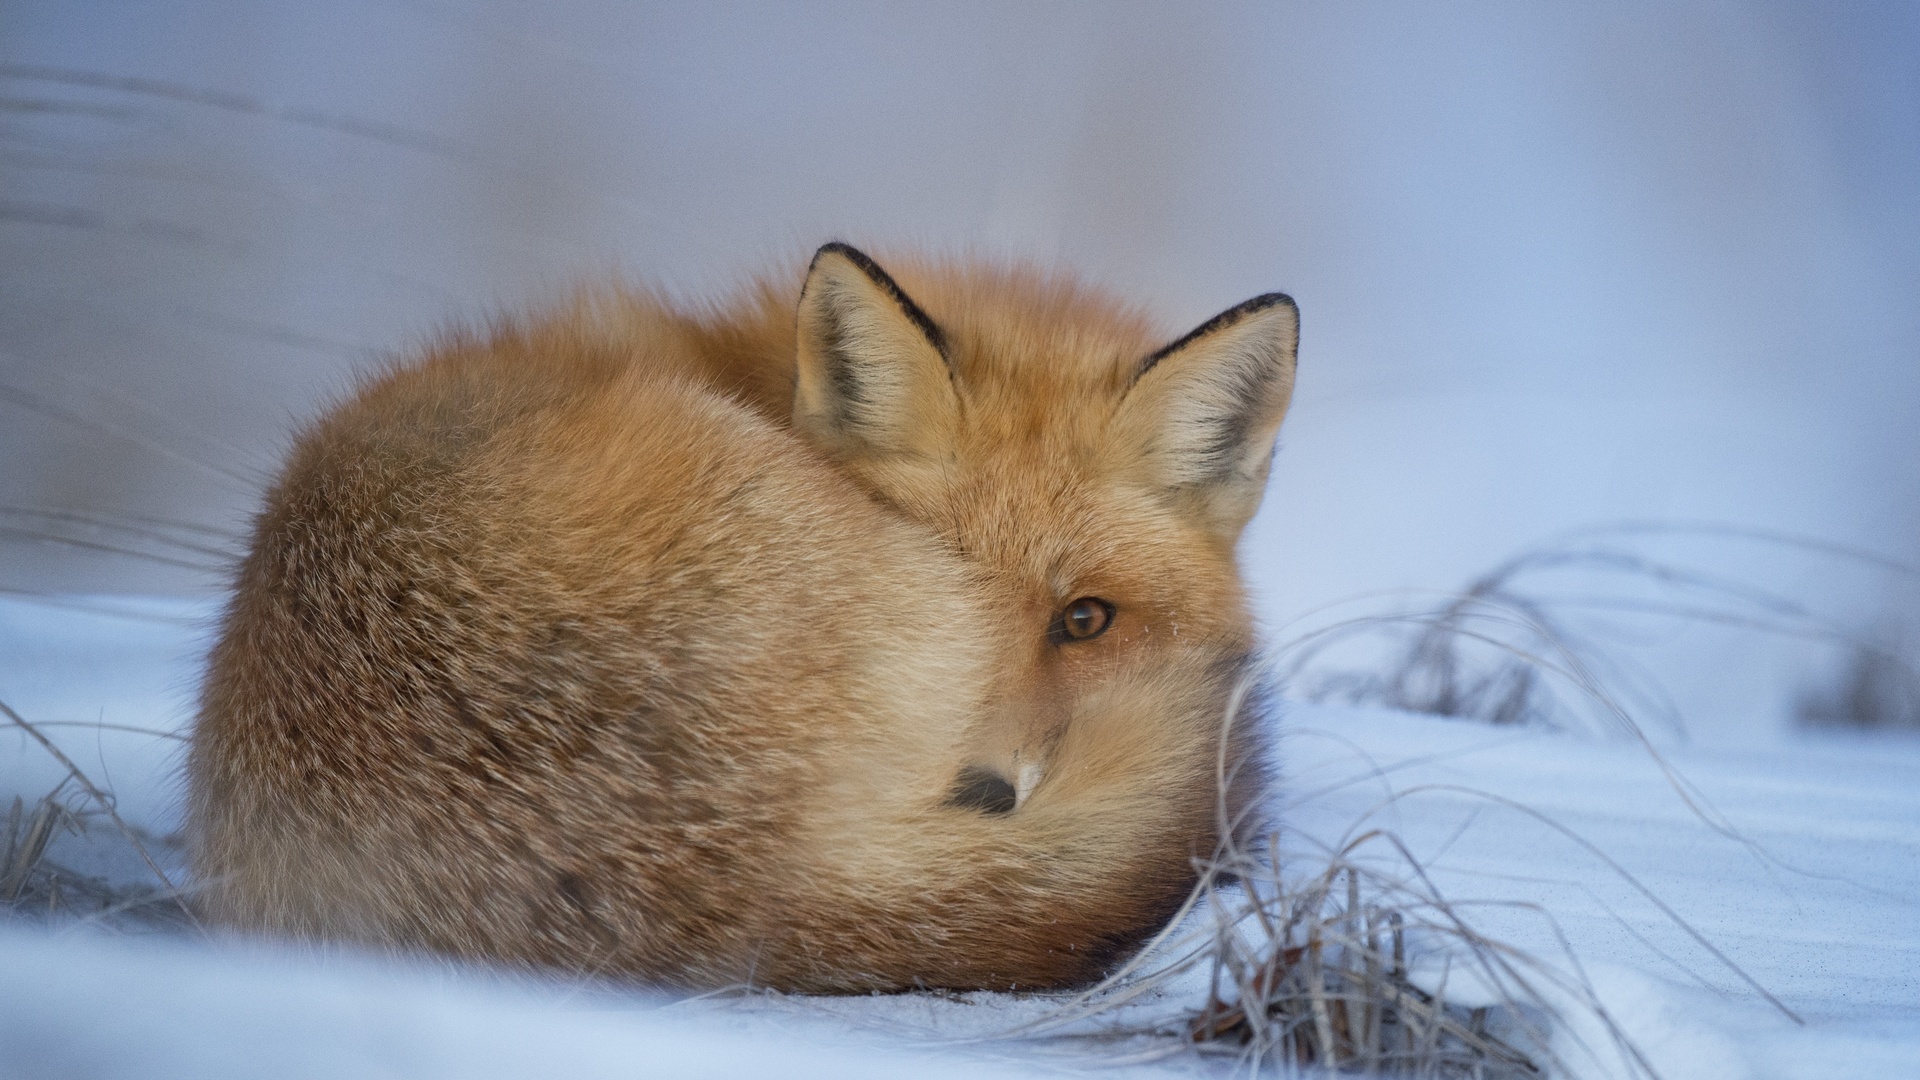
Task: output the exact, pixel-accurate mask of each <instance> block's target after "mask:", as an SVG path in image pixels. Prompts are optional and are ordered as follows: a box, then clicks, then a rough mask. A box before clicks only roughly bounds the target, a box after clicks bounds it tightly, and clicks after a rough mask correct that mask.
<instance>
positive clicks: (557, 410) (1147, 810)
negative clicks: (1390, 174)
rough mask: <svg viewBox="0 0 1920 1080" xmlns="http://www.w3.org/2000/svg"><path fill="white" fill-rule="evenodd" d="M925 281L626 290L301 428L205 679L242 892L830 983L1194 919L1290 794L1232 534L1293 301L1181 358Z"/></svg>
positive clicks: (644, 967)
mask: <svg viewBox="0 0 1920 1080" xmlns="http://www.w3.org/2000/svg"><path fill="white" fill-rule="evenodd" d="M896 269H897V270H898V271H899V274H898V277H897V278H896V277H894V276H892V275H890V274H889V273H888V272H886V271H884V270H882V269H881V268H880V267H879V266H878V265H876V264H875V263H874V262H873V261H872V260H870V259H868V258H867V257H866V256H865V255H863V254H862V253H860V252H859V251H856V250H854V249H852V248H849V247H846V246H844V245H838V244H834V245H828V246H827V247H825V248H823V249H821V251H820V253H819V254H818V255H817V256H816V257H815V259H814V261H813V263H812V264H811V266H810V267H809V269H808V271H807V273H806V274H805V275H804V278H802V275H797V274H796V275H794V280H793V282H792V284H791V285H787V286H785V287H782V286H780V285H776V284H763V285H761V286H759V287H756V288H754V289H749V290H746V291H745V292H744V293H743V294H742V295H740V296H739V297H737V298H735V299H734V300H733V301H731V302H729V303H728V304H726V305H724V306H720V307H717V308H714V309H710V310H705V311H688V310H682V309H676V308H675V307H674V306H672V305H670V304H668V303H666V302H663V301H661V300H659V299H657V298H654V297H652V296H649V295H644V294H633V293H604V294H596V295H593V296H589V297H587V298H585V299H582V300H580V301H578V302H577V303H575V304H573V305H572V306H570V307H568V308H567V309H565V310H562V311H559V312H556V313H550V314H548V315H545V316H542V317H539V318H532V319H523V320H514V321H508V322H502V323H500V324H498V325H496V326H494V327H493V328H492V329H490V330H489V331H488V332H486V333H484V334H477V335H462V336H454V337H450V338H448V339H447V340H445V341H444V342H443V343H442V344H440V345H439V346H437V347H435V348H433V349H431V350H428V351H427V352H426V353H425V354H424V355H421V356H418V357H417V358H415V359H413V360H411V361H409V362H406V363H404V364H401V365H399V366H397V367H395V368H394V369H392V370H391V371H389V372H387V373H386V374H384V375H382V376H380V377H378V378H376V379H373V380H371V381H370V382H368V383H367V384H366V385H365V386H364V387H362V388H361V389H360V390H359V392H358V393H357V394H355V395H354V396H353V397H352V398H351V400H349V401H347V402H346V403H344V404H343V405H341V406H340V407H338V408H337V409H335V410H334V411H333V412H332V413H331V414H330V415H328V416H326V417H324V418H323V419H321V420H320V421H319V422H318V423H316V424H314V425H313V426H312V427H311V428H310V429H308V430H307V431H306V432H305V433H304V434H303V435H302V436H301V437H300V438H299V440H298V442H297V444H296V446H295V448H294V450H293V452H292V454H291V457H290V459H289V461H288V463H287V465H286V468H285V471H284V473H283V474H282V475H281V476H280V478H279V480H278V482H277V483H276V484H275V485H274V486H273V488H272V490H271V491H270V493H269V495H268V497H267V501H266V507H265V510H264V511H263V513H262V514H261V516H260V518H259V521H258V524H257V526H256V529H255V533H254V537H253V542H252V548H251V553H250V555H249V556H248V558H247V559H246V561H245V564H244V566H243V567H242V569H241V572H240V575H239V580H238V585H237V589H236V591H235V594H234V597H233V599H232V602H231V605H230V607H229V609H228V611H227V614H226V618H225V623H224V626H223V632H222V635H221V638H220V641H219V644H218V646H217V647H216V649H215V651H214V654H213V659H212V665H211V670H210V673H209V676H208V679H207V682H206V685H205V688H204V692H203V702H202V710H201V716H200V720H199V726H198V729H197V731H196V733H195V736H194V743H193V748H192V754H191V759H190V766H189V777H190V813H191V826H192V833H193V837H194V843H195V858H196V860H197V866H198V870H199V874H200V877H201V880H202V881H203V882H204V887H205V894H204V896H205V906H206V909H207V910H208V912H209V913H210V914H211V915H213V916H214V917H215V918H216V919H218V920H219V921H221V922H224V923H226V924H229V925H233V926H236V927H241V928H246V929H251V930H256V931H264V932H269V933H273V934H278V935H290V936H294V937H300V938H312V939H327V940H344V941H350V942H358V943H363V944H369V945H373V946H377V947H392V948H403V949H427V950H434V951H438V952H441V953H446V954H451V955H455V956H460V957H471V958H480V959H486V960H493V961H499V962H506V963H510V964H525V965H535V966H545V967H557V968H561V969H566V970H571V971H577V972H596V973H604V974H613V975H625V976H630V977H637V978H642V979H646V980H651V981H656V982H661V983H665V984H672V985H679V986H686V987H711V986H718V985H725V984H730V983H740V982H752V983H754V984H758V985H771V986H776V987H783V988H789V989H795V990H810V991H854V990H870V989H896V988H906V987H914V986H945V987H993V988H1001V989H1005V988H1009V987H1040V986H1059V985H1068V984H1074V983H1079V982H1084V981H1086V980H1089V979H1093V978H1096V977H1098V976H1099V975H1101V974H1102V973H1103V972H1105V971H1106V970H1108V969H1109V968H1110V967H1111V966H1112V965H1113V964H1114V963H1115V962H1116V960H1118V959H1119V958H1121V957H1123V956H1125V955H1126V954H1127V953H1129V952H1130V951H1131V950H1132V949H1134V948H1136V947H1137V946H1138V944H1139V942H1141V941H1142V940H1143V939H1144V938H1145V937H1146V936H1147V935H1149V934H1151V933H1152V932H1153V931H1154V930H1155V929H1157V928H1158V927H1159V926H1160V925H1162V924H1163V923H1164V922H1165V920H1166V919H1167V917H1168V915H1169V914H1170V913H1171V912H1172V911H1173V910H1174V909H1175V908H1176V907H1177V906H1178V905H1179V904H1180V902H1181V901H1182V899H1183V898H1184V897H1185V895H1186V894H1187V892H1188V891H1189V889H1190V888H1191V887H1192V885H1193V883H1194V881H1195V876H1196V868H1197V867H1199V866H1201V865H1202V864H1203V863H1204V861H1205V860H1206V859H1207V858H1208V857H1209V856H1210V855H1211V854H1212V853H1213V852H1214V850H1215V846H1216V843H1217V841H1218V839H1219V830H1220V828H1221V824H1222V822H1223V821H1232V820H1235V819H1236V818H1238V817H1240V816H1242V814H1243V811H1244V810H1245V804H1246V802H1247V799H1248V797H1249V792H1250V791H1251V790H1252V788H1253V787H1254V786H1256V785H1257V783H1258V774H1259V767H1258V758H1259V747H1258V746H1257V744H1256V740H1255V739H1254V737H1253V736H1254V727H1253V725H1251V724H1249V723H1241V724H1240V725H1238V726H1237V727H1235V728H1233V729H1232V730H1231V731H1230V732H1228V731H1226V730H1225V725H1224V721H1225V719H1226V711H1227V702H1228V699H1229V697H1230V695H1231V694H1232V693H1233V691H1234V688H1235V686H1236V685H1237V684H1238V683H1239V681H1240V680H1241V679H1242V678H1243V677H1245V675H1246V674H1247V669H1248V656H1249V651H1250V649H1251V647H1252V636H1251V624H1250V619H1249V615H1248V612H1247V608H1246V603H1245V600H1244V597H1243V595H1242V587H1241V584H1240V579H1239V574H1238V572H1237V569H1236V566H1235V559H1234V546H1235V541H1236V540H1237V538H1238V536H1239V533H1240V530H1241V527H1242V526H1243V525H1244V524H1245V523H1246V521H1247V519H1248V518H1249V517H1250V516H1251V515H1252V513H1253V511H1254V509H1255V507H1256V506H1257V505H1258V502H1259V499H1260V494H1261V490H1262V488H1263V486H1264V483H1265V479H1266V474H1267V469H1268V465H1269V462H1270V459H1271V454H1272V446H1273V440H1274V435H1275V431H1276V429H1277V428H1278V426H1279V424H1280V421H1281V418H1282V416H1283V415H1284V413H1285V410H1286V406H1287V401H1288V398H1289V395H1290V393H1291V389H1292V384H1293V370H1294V351H1295V343H1296V340H1297V335H1298V321H1297V315H1296V314H1295V310H1294V306H1293V303H1292V301H1291V300H1288V299H1287V298H1285V297H1283V296H1279V295H1277V294H1274V295H1269V296H1265V297H1260V298H1257V299H1255V300H1253V301H1249V302H1248V303H1246V304H1243V305H1241V306H1239V307H1237V308H1234V309H1232V310H1230V311H1228V312H1226V313H1224V314H1223V315H1221V316H1220V317H1218V318H1216V319H1214V320H1213V321H1211V322H1209V323H1208V324H1206V325H1205V326H1203V327H1201V328H1200V329H1198V330H1196V331H1195V332H1194V333H1192V334H1190V335H1187V336H1186V337H1184V338H1181V339H1179V340H1177V341H1175V342H1174V343H1173V344H1171V345H1168V344H1166V338H1165V337H1163V336H1160V335H1158V334H1156V333H1155V330H1154V328H1153V327H1152V326H1151V325H1149V324H1148V323H1147V322H1146V321H1144V320H1143V319H1142V318H1140V317H1138V316H1137V315H1135V314H1133V313H1132V312H1131V311H1130V310H1129V309H1128V308H1126V307H1124V306H1122V305H1120V304H1119V303H1117V302H1115V301H1114V300H1112V299H1110V298H1109V297H1107V296H1106V295H1104V294H1102V293H1099V292H1097V291H1093V290H1090V289H1088V288H1086V287H1084V286H1081V285H1078V284H1076V283H1074V282H1072V281H1070V280H1067V279H1064V278H1062V277H1058V276H1048V275H1045V274H1042V273H1039V272H1036V271H1031V270H1026V269H1009V268H1003V267H994V266H985V265H977V264H970V263H940V262H905V263H902V264H900V265H899V266H897V267H896ZM795 286H798V289H797V291H795V289H794V287H795ZM1223 779H1225V780H1226V781H1227V782H1226V783H1225V785H1224V789H1223V786H1222V780H1223Z"/></svg>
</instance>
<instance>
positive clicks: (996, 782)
mask: <svg viewBox="0 0 1920 1080" xmlns="http://www.w3.org/2000/svg"><path fill="white" fill-rule="evenodd" d="M1016 801H1018V799H1017V797H1016V794H1015V792H1014V790H1013V785H1012V784H1010V783H1008V782H1007V778H1006V777H1004V776H1001V775H1000V774H999V773H996V772H991V771H989V770H987V769H983V768H981V767H979V766H978V765H969V766H967V767H966V768H964V769H961V770H960V775H959V776H958V777H957V778H956V779H955V780H954V782H953V793H952V794H950V795H948V796H947V805H948V806H957V807H959V808H960V809H962V810H978V811H980V812H981V813H983V814H1004V813H1007V812H1008V811H1010V810H1012V809H1013V806H1014V803H1015V802H1016Z"/></svg>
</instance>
